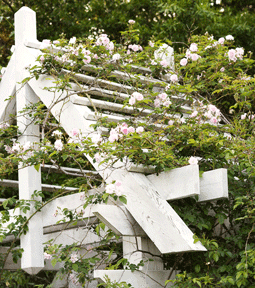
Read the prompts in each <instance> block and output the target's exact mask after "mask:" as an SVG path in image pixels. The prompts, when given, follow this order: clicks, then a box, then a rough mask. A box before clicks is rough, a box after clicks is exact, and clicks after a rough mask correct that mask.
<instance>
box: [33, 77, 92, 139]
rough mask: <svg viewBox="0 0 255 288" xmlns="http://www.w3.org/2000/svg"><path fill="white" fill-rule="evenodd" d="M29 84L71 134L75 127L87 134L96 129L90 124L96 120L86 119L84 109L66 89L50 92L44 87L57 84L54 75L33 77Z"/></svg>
mask: <svg viewBox="0 0 255 288" xmlns="http://www.w3.org/2000/svg"><path fill="white" fill-rule="evenodd" d="M29 85H30V87H31V88H32V89H33V91H34V92H35V93H36V94H37V95H38V97H39V98H40V99H41V101H42V102H43V103H44V104H45V106H46V107H47V108H48V109H50V110H51V113H52V115H53V116H54V117H55V118H56V120H57V121H58V122H59V124H60V125H61V126H62V127H63V128H64V129H65V131H66V132H67V133H68V134H69V135H71V132H72V130H73V129H74V128H77V129H78V130H79V131H81V133H82V134H85V135H87V134H88V133H91V132H93V131H94V129H93V128H92V127H90V125H91V124H94V123H95V122H94V121H88V120H85V119H84V117H83V114H84V110H83V109H82V110H80V107H79V105H74V104H73V103H71V101H70V97H69V96H68V94H67V92H66V91H55V92H50V91H47V90H46V89H44V88H45V87H46V88H50V87H55V86H56V83H55V79H54V78H53V77H50V76H47V75H41V76H40V77H39V79H38V80H36V79H34V78H33V79H31V80H30V81H29ZM82 108H84V107H82ZM88 109H89V108H88Z"/></svg>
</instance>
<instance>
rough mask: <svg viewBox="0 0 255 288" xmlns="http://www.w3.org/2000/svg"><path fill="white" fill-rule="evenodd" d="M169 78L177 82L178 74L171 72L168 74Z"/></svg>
mask: <svg viewBox="0 0 255 288" xmlns="http://www.w3.org/2000/svg"><path fill="white" fill-rule="evenodd" d="M170 80H171V81H172V82H174V83H175V82H178V76H177V75H176V74H172V75H171V76H170Z"/></svg>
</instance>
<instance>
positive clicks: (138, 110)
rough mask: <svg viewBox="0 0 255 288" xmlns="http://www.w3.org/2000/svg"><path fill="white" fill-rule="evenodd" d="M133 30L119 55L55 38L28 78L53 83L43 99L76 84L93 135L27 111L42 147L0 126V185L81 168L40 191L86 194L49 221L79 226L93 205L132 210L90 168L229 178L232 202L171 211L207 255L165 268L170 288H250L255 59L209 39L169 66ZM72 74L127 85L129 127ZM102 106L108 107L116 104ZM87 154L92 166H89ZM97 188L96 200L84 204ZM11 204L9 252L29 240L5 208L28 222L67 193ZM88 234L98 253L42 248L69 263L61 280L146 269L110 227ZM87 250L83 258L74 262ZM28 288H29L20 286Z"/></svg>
mask: <svg viewBox="0 0 255 288" xmlns="http://www.w3.org/2000/svg"><path fill="white" fill-rule="evenodd" d="M132 25H133V23H132V22H131V23H130V26H129V29H128V30H127V31H125V32H123V33H122V37H123V43H124V44H123V45H119V44H116V43H114V42H112V41H110V39H109V38H108V36H107V35H106V34H101V35H97V36H96V37H94V38H93V37H89V38H87V39H76V38H75V37H73V38H71V39H70V40H69V41H68V40H66V39H59V40H58V41H55V42H54V44H53V43H51V42H49V41H44V44H43V45H44V47H42V54H41V55H40V56H39V57H38V59H37V60H38V62H37V63H38V64H37V65H36V66H34V67H30V68H29V69H30V72H31V78H32V77H35V78H36V79H38V78H39V77H40V75H42V74H46V75H50V76H51V77H53V78H54V79H55V80H54V81H55V83H56V87H52V88H48V89H50V90H52V91H58V92H59V91H60V92H61V91H62V92H63V91H65V92H66V93H67V95H68V97H69V96H70V95H72V94H74V93H76V92H74V90H73V85H74V84H75V85H78V86H79V87H80V92H79V94H78V95H79V96H81V97H85V98H88V99H89V100H90V101H91V102H92V104H91V106H92V107H93V108H94V109H95V112H96V116H97V122H96V123H95V124H94V125H93V131H94V132H91V133H88V134H87V135H84V133H81V131H79V129H77V127H73V131H72V133H71V135H67V134H66V132H65V131H64V130H63V129H62V128H61V127H60V126H59V123H58V122H57V120H56V119H54V117H53V116H52V115H51V111H50V110H48V109H47V108H46V107H45V105H44V104H43V103H41V102H38V103H37V104H34V105H30V106H29V107H27V108H26V109H25V111H23V112H25V113H28V115H29V116H30V117H31V119H32V120H33V122H34V123H37V124H39V125H40V127H41V138H42V139H41V141H40V143H26V144H25V145H21V144H20V143H19V141H18V138H17V135H18V134H19V132H18V127H17V126H16V122H15V120H14V121H13V122H12V123H11V122H9V123H2V124H1V129H0V135H1V141H0V148H1V154H0V157H1V158H0V163H1V164H0V175H1V179H4V178H7V177H8V178H11V179H16V177H17V170H18V163H20V162H22V163H23V167H25V166H28V165H33V166H34V167H35V168H36V169H39V166H40V165H41V166H42V167H43V165H46V164H53V165H55V167H57V168H58V169H59V170H61V169H62V168H61V167H62V166H65V167H71V168H72V167H73V168H79V169H80V172H76V173H74V172H73V173H71V172H67V171H64V170H63V169H62V172H63V174H56V173H55V172H54V171H53V170H50V171H48V172H44V170H43V172H42V177H43V181H47V183H49V182H51V184H59V185H63V186H72V187H77V191H76V192H80V193H81V204H80V207H77V209H74V210H68V209H67V208H68V207H67V208H66V209H64V210H57V211H52V215H54V216H55V217H59V216H62V218H63V220H61V221H65V222H70V223H73V222H75V221H78V220H81V219H82V218H83V215H84V213H85V212H86V209H88V207H89V205H90V204H96V203H106V202H107V201H116V203H121V202H122V203H124V204H125V203H126V198H125V187H122V183H121V182H120V181H119V179H115V180H116V181H115V182H113V183H110V184H108V185H104V182H103V184H102V179H101V178H100V176H99V175H98V174H91V173H89V174H88V173H85V172H84V170H86V169H93V167H92V166H93V165H99V168H100V169H102V170H103V169H105V167H108V168H109V167H112V169H117V168H114V167H115V166H116V163H117V162H118V161H122V166H123V165H127V163H130V162H132V163H134V164H142V165H144V166H145V167H150V168H153V169H154V171H153V172H154V173H159V172H162V171H167V170H170V169H174V168H177V167H182V166H185V165H194V164H196V163H198V164H199V169H200V171H201V174H202V173H203V172H204V171H208V170H212V169H217V168H227V169H228V189H229V199H223V200H222V199H221V200H217V201H211V202H210V201H209V202H205V203H199V202H197V199H195V197H190V198H187V199H181V200H175V201H171V203H170V204H171V206H172V207H173V208H174V209H175V211H176V212H177V213H178V214H179V215H180V216H181V218H182V219H183V220H184V221H185V223H186V224H187V225H188V226H189V228H190V229H191V230H192V231H193V232H194V234H195V235H196V237H195V239H194V241H198V240H200V241H201V242H202V244H203V245H204V246H205V247H206V248H207V250H208V251H207V252H196V253H182V254H180V255H165V256H164V257H163V258H164V259H163V260H164V263H165V268H166V269H174V270H179V271H180V273H179V274H178V275H177V277H176V279H175V280H170V281H172V282H173V283H174V285H175V287H253V286H252V285H254V282H255V272H254V271H255V244H254V243H255V241H254V240H255V239H254V220H255V202H254V193H255V186H254V183H255V166H254V165H255V154H254V147H255V134H254V131H255V130H254V127H255V125H254V123H255V119H254V114H253V113H254V104H255V103H254V90H255V78H254V77H253V76H252V75H248V74H247V73H248V71H251V68H252V66H253V65H254V60H252V59H251V55H250V54H246V53H245V51H244V49H243V48H241V47H235V46H234V38H233V37H232V36H231V35H227V36H225V37H222V38H220V39H217V40H215V39H213V36H211V35H208V34H205V35H203V36H193V37H192V38H191V39H190V42H189V43H187V44H186V48H185V49H182V50H180V51H175V53H174V61H173V59H172V58H171V57H170V58H171V59H172V60H169V59H170V58H169V57H167V56H166V57H165V56H162V54H164V52H162V51H168V53H170V52H171V49H169V48H168V47H169V46H167V45H166V44H163V45H162V43H161V42H160V41H158V42H155V43H154V42H152V41H151V42H150V45H149V46H148V47H142V46H140V45H139V35H138V33H137V31H136V30H132ZM169 44H170V45H171V44H172V43H169ZM53 45H54V47H55V48H54V51H55V52H54V53H53V49H52V47H53ZM160 49H161V50H160ZM160 51H161V52H160ZM160 55H161V56H160ZM168 56H170V54H168ZM84 71H86V72H84ZM116 71H118V72H123V74H122V76H123V75H125V77H124V76H123V77H118V74H117V73H116ZM77 73H86V74H88V75H90V76H93V77H95V79H102V80H107V81H113V82H117V83H119V84H122V85H132V86H133V87H134V90H133V91H128V90H127V91H125V94H126V95H128V96H127V97H126V98H125V99H124V100H123V99H121V98H120V97H118V93H116V95H113V98H112V99H111V101H114V102H115V103H117V104H118V103H119V104H123V110H121V111H120V112H119V113H120V114H122V115H123V116H124V117H125V115H124V114H125V111H126V110H125V109H129V111H131V114H130V115H131V116H130V117H128V118H126V119H125V120H123V121H119V122H113V121H108V120H107V117H101V115H102V114H101V113H102V111H100V110H99V108H96V107H95V105H93V99H91V97H90V95H89V91H90V90H93V89H94V88H93V87H96V85H97V84H96V83H97V82H96V80H95V82H94V83H92V84H90V85H89V84H88V86H87V87H84V86H82V85H83V83H82V82H81V81H80V78H78V77H76V75H77ZM27 81H29V79H25V80H24V84H25V83H26V82H27ZM6 97H8V95H6ZM102 97H103V96H101V98H100V99H102ZM65 100H66V99H65ZM103 100H105V101H109V98H106V97H105V98H103ZM104 113H105V111H104ZM84 155H88V156H89V158H90V159H92V160H93V161H91V162H89V161H88V160H87V158H86V157H85V156H84ZM118 163H119V162H118ZM114 165H115V166H114ZM92 188H93V189H96V191H97V192H96V193H94V194H91V193H89V192H88V191H90V189H92ZM15 193H16V192H15V191H13V190H10V189H9V188H8V189H7V188H6V187H3V188H2V195H3V197H10V198H8V200H6V201H5V202H4V203H3V206H2V211H1V214H2V224H1V225H2V226H1V230H0V232H1V234H0V240H1V241H2V242H3V243H5V240H6V237H7V236H8V235H14V241H13V242H12V247H11V248H14V247H15V246H17V245H18V241H17V240H18V238H19V236H20V235H21V234H22V233H26V232H27V228H26V227H27V222H28V221H29V219H27V218H26V217H25V216H19V217H16V219H15V222H13V223H12V224H11V225H9V226H8V227H7V228H6V227H4V222H7V221H8V219H9V212H8V209H10V208H17V207H19V208H20V209H21V210H22V211H23V212H25V211H26V210H29V209H30V206H31V205H32V204H31V203H32V202H33V205H35V206H36V208H37V209H38V211H39V210H40V209H41V207H42V206H43V205H46V203H48V202H50V201H52V200H53V199H56V198H57V197H59V196H63V195H66V194H67V193H69V194H70V193H71V192H66V191H63V190H59V191H56V192H55V193H54V195H52V193H51V194H50V193H48V192H41V191H35V193H34V194H35V196H38V195H41V196H42V198H43V201H42V202H40V201H35V200H34V201H25V200H18V199H17V197H16V195H15ZM24 215H25V214H24ZM54 216H53V217H54ZM88 225H90V226H89V228H88V229H89V231H92V232H93V233H95V234H98V235H101V236H100V237H101V240H100V243H97V245H94V244H93V245H86V246H85V247H82V246H81V244H82V243H74V244H73V245H69V246H66V247H64V246H62V245H57V244H54V239H52V241H49V242H48V243H47V245H46V246H45V247H46V248H45V259H51V261H52V264H53V265H55V264H56V263H57V262H64V266H63V268H61V270H60V272H61V273H67V274H68V275H69V280H70V281H73V282H75V283H78V282H80V284H81V285H83V286H85V285H86V283H88V281H90V280H91V271H93V269H96V268H97V267H98V266H99V265H105V267H108V268H109V269H118V268H122V267H123V265H125V266H126V267H127V269H131V270H135V269H138V268H139V265H138V266H136V265H133V264H130V263H128V262H127V261H126V260H124V259H122V256H121V254H122V251H121V246H120V242H119V237H118V236H116V235H115V234H114V233H113V232H112V231H111V230H108V229H107V228H106V227H105V225H104V224H102V223H101V222H100V223H92V224H88ZM103 230H104V231H105V232H104V233H102V231H103ZM3 245H4V244H3ZM81 247H82V249H83V250H82V253H78V252H81ZM11 250H12V249H10V251H11ZM13 251H15V252H13V257H14V260H15V257H16V259H17V258H18V257H21V255H22V251H19V250H13ZM17 251H19V252H20V253H17ZM106 251H107V253H106ZM112 254H114V255H116V256H115V258H114V260H110V259H112V258H111V257H109V255H112ZM4 261H5V259H3V261H2V264H4ZM141 265H143V263H141ZM0 273H1V279H2V280H1V281H3V283H6V281H7V279H8V281H9V282H10V281H11V283H12V285H13V286H11V287H18V286H17V285H18V284H17V281H18V280H17V278H18V277H17V278H15V277H13V279H12V280H10V277H9V276H8V275H9V274H8V272H6V271H4V270H1V272H0ZM17 273H18V272H17ZM19 273H21V272H19ZM8 277H9V278H8ZM44 277H45V276H44ZM48 277H49V278H48V279H50V277H51V276H49V275H48ZM20 279H21V278H20ZM23 281H25V280H23ZM33 281H35V282H36V281H39V282H36V283H37V284H41V285H42V286H40V287H44V286H43V285H47V284H49V283H46V280H42V279H41V280H38V279H36V280H35V279H34V280H33ZM40 281H41V282H40ZM43 281H44V282H43ZM24 283H25V282H24ZM15 285H16V286H15ZM104 285H105V287H128V286H127V284H125V283H119V284H118V283H115V284H114V283H110V282H109V281H108V280H107V281H106V283H105V284H104ZM114 285H115V286H114ZM22 287H26V286H25V284H24V286H22ZM48 287H49V286H48Z"/></svg>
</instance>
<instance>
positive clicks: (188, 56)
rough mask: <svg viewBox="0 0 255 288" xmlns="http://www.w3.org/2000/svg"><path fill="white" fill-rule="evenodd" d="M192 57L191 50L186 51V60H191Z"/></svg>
mask: <svg viewBox="0 0 255 288" xmlns="http://www.w3.org/2000/svg"><path fill="white" fill-rule="evenodd" d="M190 57H191V52H190V50H189V49H187V51H186V58H188V59H189V58H190Z"/></svg>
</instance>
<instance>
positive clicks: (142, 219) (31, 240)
mask: <svg viewBox="0 0 255 288" xmlns="http://www.w3.org/2000/svg"><path fill="white" fill-rule="evenodd" d="M40 47H41V43H40V42H38V41H37V38H36V15H35V12H34V11H32V10H31V9H29V8H27V7H23V8H21V9H20V10H19V11H18V12H17V13H16V14H15V52H14V53H13V55H12V57H11V60H10V62H9V64H8V67H7V69H6V72H5V74H4V75H3V78H2V81H1V83H0V123H1V122H6V121H11V120H10V114H15V113H16V114H17V116H18V117H17V119H18V127H19V130H20V132H21V136H20V137H19V142H20V143H25V142H27V141H30V142H37V141H39V137H40V135H39V127H38V126H37V125H34V124H32V123H31V119H30V118H29V117H27V116H26V115H22V114H20V112H19V111H21V110H22V109H23V108H25V107H26V105H29V104H31V103H36V102H37V101H42V102H43V103H44V104H45V106H46V107H47V108H50V109H51V113H52V115H53V116H54V117H55V118H56V119H57V121H58V122H59V123H60V125H61V126H62V127H63V129H64V130H65V131H66V132H67V133H68V134H69V135H70V134H71V131H72V129H73V128H78V129H79V130H80V131H82V133H84V134H86V133H88V132H92V128H91V127H90V125H91V124H93V123H95V120H96V115H95V112H94V111H93V110H92V109H91V108H90V107H89V106H90V101H88V99H87V98H84V97H80V96H78V95H72V96H70V97H68V98H67V97H66V96H67V94H66V92H55V93H53V92H50V91H48V90H45V89H44V87H54V86H55V83H54V79H53V78H51V77H49V76H45V75H44V76H41V77H40V78H39V80H35V79H32V80H30V81H29V83H27V84H25V85H21V84H19V83H20V82H21V81H22V80H23V79H24V78H26V77H27V76H28V72H27V70H26V67H27V66H28V65H30V64H31V65H33V64H34V63H35V60H36V58H37V57H38V55H40V54H41V52H40ZM134 69H140V72H141V69H142V68H137V67H136V68H134ZM83 70H84V71H85V72H86V70H89V71H91V70H93V67H92V66H90V65H87V66H84V69H83ZM144 70H146V69H144ZM145 72H146V73H147V72H148V71H147V70H146V71H145ZM113 73H114V76H116V77H122V78H123V77H126V76H127V75H125V74H124V73H121V72H118V71H114V72H113ZM14 75H15V76H14ZM76 76H77V78H78V79H79V80H81V81H82V82H84V83H85V84H84V87H83V88H85V89H86V87H87V88H88V86H89V85H94V86H95V89H94V90H93V91H91V92H90V93H91V97H92V96H93V95H96V96H103V97H109V101H111V95H112V94H115V95H116V93H117V94H118V96H119V97H120V98H121V99H126V98H127V97H129V94H130V93H132V91H134V88H133V87H132V86H125V87H124V86H123V85H120V84H118V83H115V82H109V81H104V80H100V79H96V78H94V77H92V76H88V75H86V74H79V75H76ZM139 77H140V79H141V81H143V82H144V83H147V82H148V83H152V82H153V81H154V80H153V79H149V78H146V77H145V76H139ZM158 81H159V80H157V81H155V83H156V82H158ZM73 89H74V90H76V91H77V93H78V92H79V88H78V87H76V86H75V85H73ZM10 95H13V97H12V98H10V99H9V100H7V101H5V99H7V98H9V96H10ZM61 99H62V101H60V100H61ZM92 100H93V104H94V105H95V106H96V107H98V108H102V107H103V108H104V109H108V110H113V112H114V113H115V114H112V113H111V114H109V115H108V116H109V118H110V119H111V120H114V121H119V120H121V119H122V118H123V117H128V116H123V115H118V114H117V113H118V111H120V110H121V111H122V112H123V111H124V110H123V107H122V105H121V104H112V103H110V104H109V102H106V101H102V100H98V99H97V100H96V99H92ZM125 109H126V110H125V111H124V112H125V113H126V114H127V115H128V113H129V112H130V111H129V108H125ZM183 109H184V110H185V109H186V110H188V109H189V108H188V107H183ZM131 112H132V111H131ZM144 113H146V111H144ZM122 114H123V113H122ZM87 158H88V159H89V160H90V161H91V163H92V164H93V165H94V167H95V169H96V170H97V171H98V173H99V174H100V175H101V177H102V178H104V179H105V180H106V181H107V182H108V183H111V182H112V181H113V180H121V181H122V183H123V187H124V194H125V195H126V198H127V205H123V206H118V205H114V204H113V203H111V205H101V204H100V205H94V206H90V207H89V208H88V209H87V210H86V212H85V215H84V219H89V220H90V221H94V220H95V219H97V218H98V219H100V220H101V221H102V222H104V223H105V224H106V225H107V226H108V227H109V228H111V229H112V230H113V231H114V232H115V233H116V234H118V235H121V236H122V241H123V254H124V257H125V258H128V259H129V261H130V262H131V263H135V264H138V263H139V262H140V260H148V259H149V258H152V259H153V260H154V261H153V262H146V265H145V266H144V267H143V268H141V269H140V270H139V271H136V272H134V273H132V272H131V271H130V270H117V271H116V270H113V271H110V270H95V271H94V277H95V278H96V279H99V281H104V276H105V275H107V276H109V277H110V279H111V280H116V281H127V282H128V283H131V284H132V285H133V286H134V287H135V288H136V287H137V288H138V287H139V288H140V287H153V288H154V287H155V288H157V287H163V286H164V283H165V281H166V280H167V279H168V277H169V271H166V270H164V269H163V262H162V260H161V258H160V257H157V256H159V255H161V254H167V253H178V252H186V251H206V249H205V248H204V247H203V246H202V244H201V243H200V242H197V243H194V239H193V233H192V232H191V231H190V229H189V228H188V227H187V226H186V224H185V223H184V222H183V221H182V219H181V218H180V217H179V216H178V215H177V213H176V212H175V211H174V210H173V209H172V208H171V206H170V205H169V203H168V202H167V201H168V200H173V199H179V198H184V197H190V196H195V195H197V196H198V199H199V200H198V201H211V200H215V199H219V198H226V197H228V187H227V171H226V169H217V170H213V171H209V172H205V173H204V174H203V177H202V178H200V177H199V167H198V165H189V166H186V167H182V168H177V169H174V170H171V171H169V172H163V173H161V174H159V175H158V176H157V175H155V174H150V175H149V176H146V175H145V174H144V170H143V168H141V167H134V166H132V165H130V166H129V168H128V169H126V168H119V169H115V170H110V169H109V168H108V169H104V170H102V169H101V167H98V166H97V165H96V164H95V163H93V161H92V159H90V157H88V156H87ZM120 164H121V163H120ZM120 166H121V165H120ZM0 185H12V186H15V185H16V187H17V186H18V188H19V198H20V199H31V194H32V193H33V192H34V191H35V190H38V191H40V190H44V189H47V185H45V184H42V183H41V171H36V170H35V168H34V167H27V168H23V169H20V170H19V181H18V182H17V181H16V182H15V181H11V182H10V180H7V179H6V180H3V181H1V182H0ZM48 189H50V187H48ZM66 189H70V190H72V188H71V187H69V188H68V187H67V188H66ZM91 193H93V191H91ZM38 200H40V199H38ZM80 203H81V202H80V195H79V194H72V195H69V196H63V197H60V198H58V199H56V200H54V201H52V202H51V203H49V204H48V205H47V206H45V207H44V208H43V209H42V211H41V212H39V213H37V215H36V216H34V217H33V218H32V219H31V220H30V221H29V232H28V233H27V234H26V235H22V236H21V239H20V241H21V247H22V248H23V249H24V253H23V257H22V259H21V263H20V264H19V265H21V268H22V269H23V270H25V271H26V272H28V273H29V274H36V273H38V272H39V271H40V270H42V269H53V268H52V267H50V264H49V263H48V262H46V266H45V264H44V259H43V243H44V242H46V241H47V240H48V239H50V237H51V238H54V236H55V235H56V233H57V231H58V230H61V229H62V226H61V227H60V226H59V225H56V222H57V221H58V220H59V219H60V218H59V217H58V216H57V217H56V218H54V217H52V213H51V212H49V211H54V210H56V207H62V208H65V207H67V208H69V209H75V208H76V207H77V206H79V205H80ZM15 213H19V211H16V212H15ZM30 213H33V210H32V211H30ZM62 233H63V234H62V236H61V237H59V238H58V240H57V241H59V242H61V243H63V244H68V243H71V242H72V241H73V240H71V239H82V238H83V237H84V235H83V234H82V233H84V231H82V230H78V231H76V230H75V229H69V230H66V231H64V232H62ZM87 239H88V240H86V241H88V242H86V243H85V244H87V243H93V242H96V241H97V237H96V236H95V235H92V234H91V235H88V238H87ZM7 240H8V239H7ZM3 250H4V249H2V251H3ZM146 251H148V252H149V253H150V254H146ZM3 253H4V251H3ZM151 255H155V256H151ZM11 265H13V263H11V262H7V264H6V268H7V269H8V268H9V269H14V268H13V267H14V266H11ZM15 267H17V266H15ZM54 269H58V267H55V268H54ZM91 285H92V286H90V287H96V286H95V285H96V284H93V283H92V284H91ZM93 285H94V286H93ZM55 287H62V286H61V283H58V284H55Z"/></svg>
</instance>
